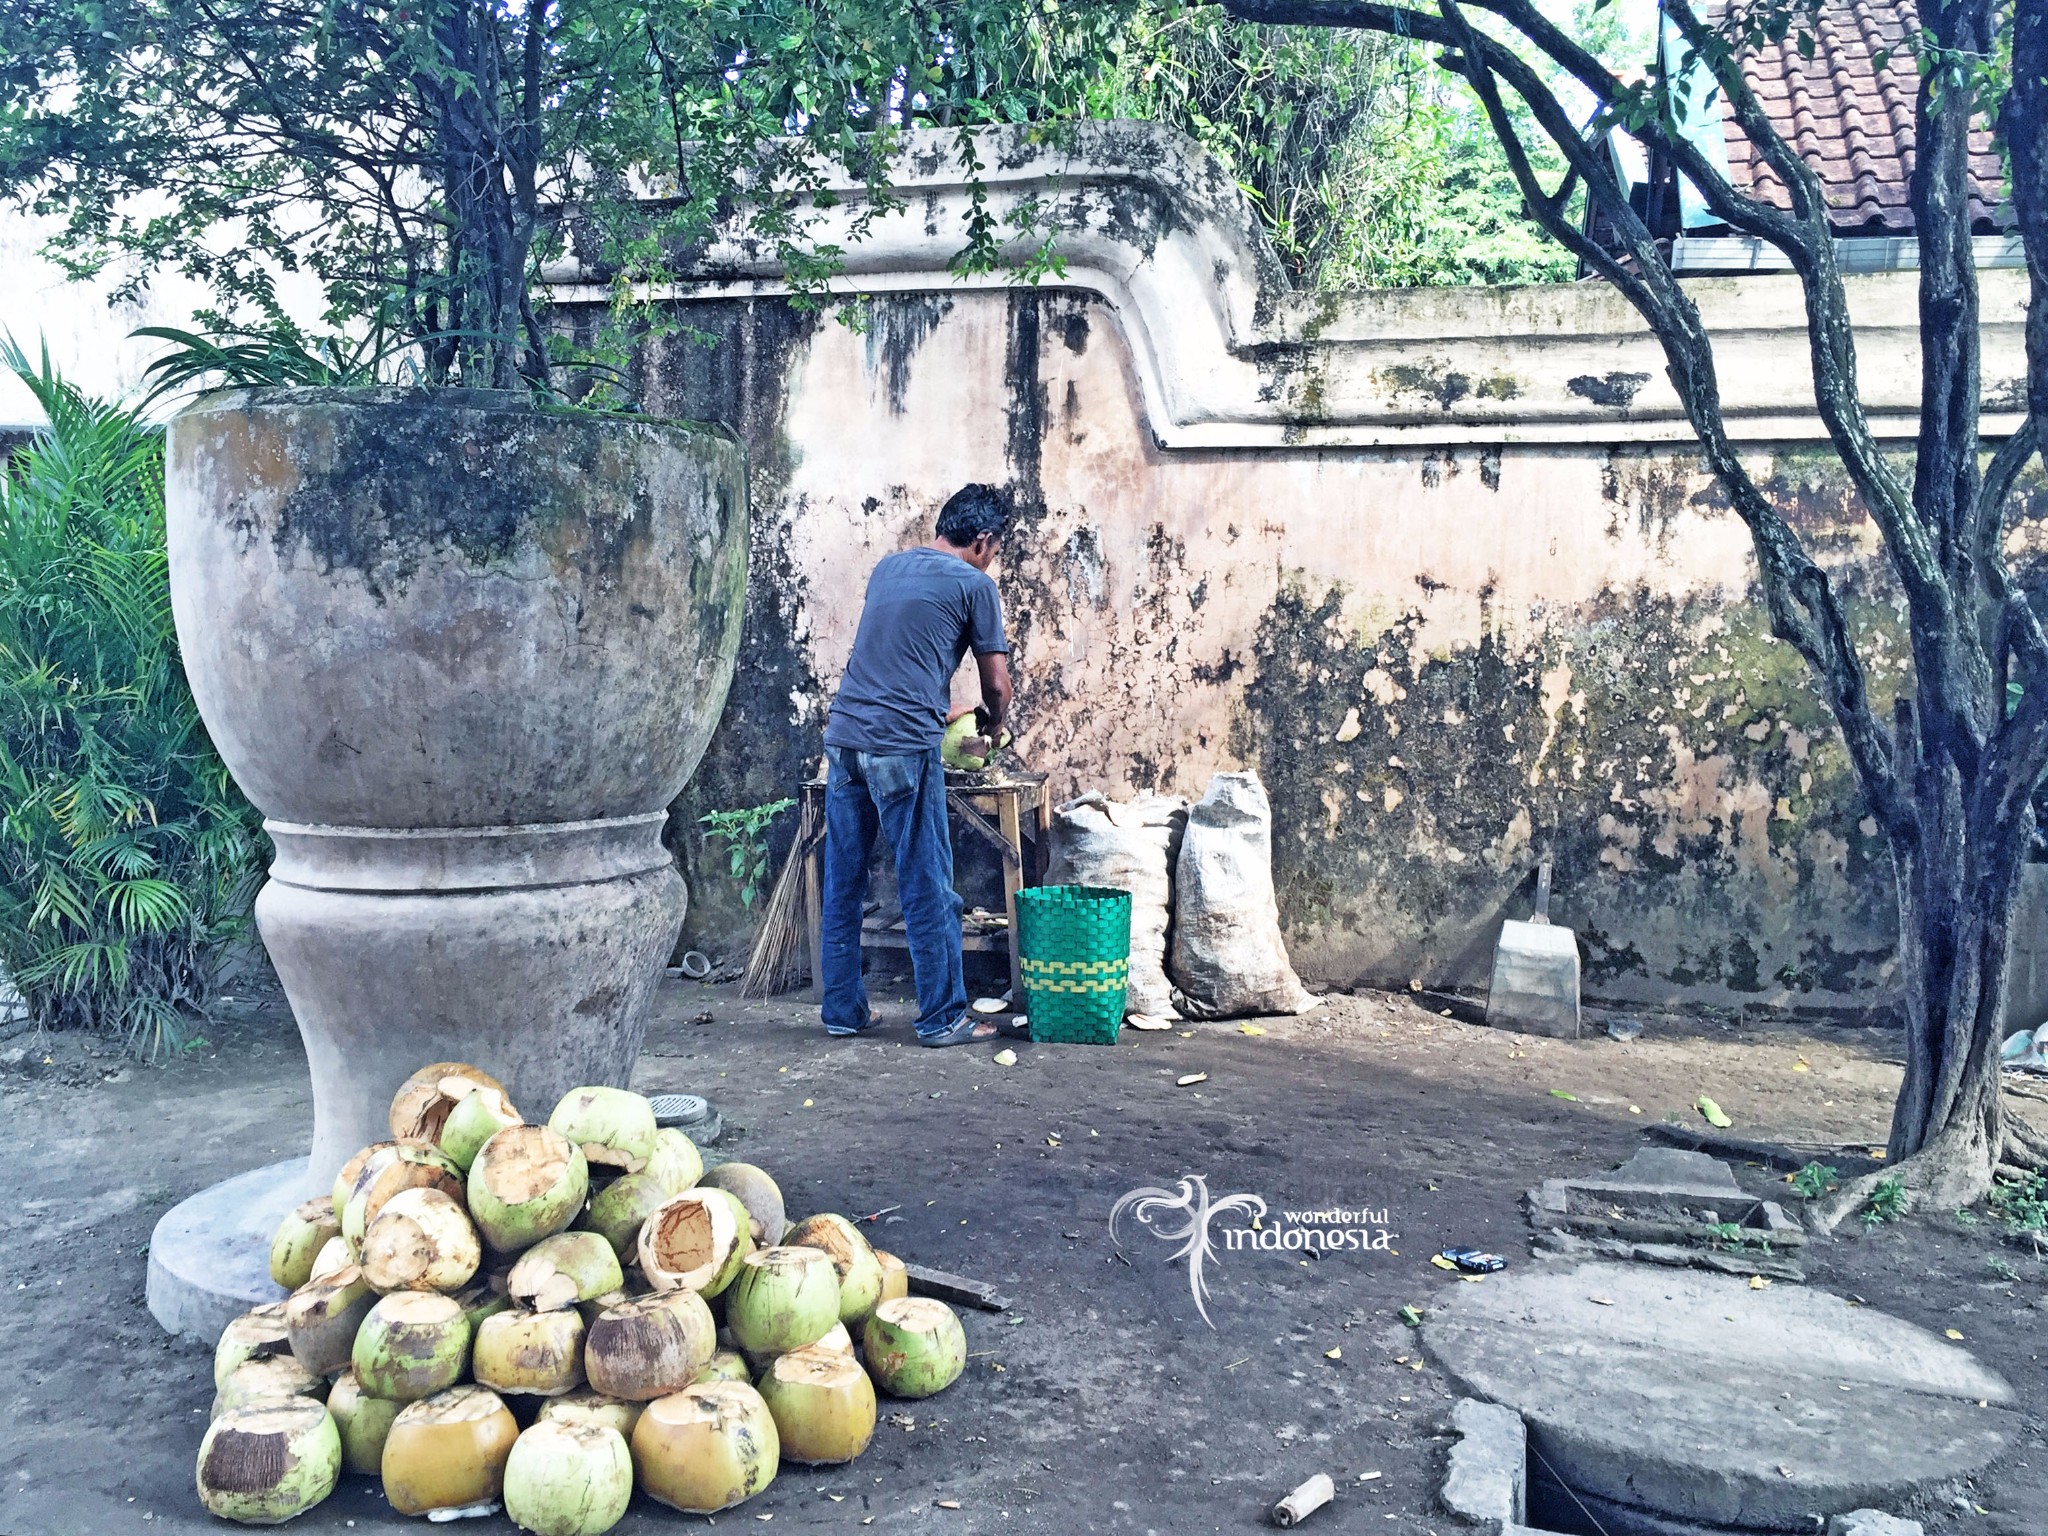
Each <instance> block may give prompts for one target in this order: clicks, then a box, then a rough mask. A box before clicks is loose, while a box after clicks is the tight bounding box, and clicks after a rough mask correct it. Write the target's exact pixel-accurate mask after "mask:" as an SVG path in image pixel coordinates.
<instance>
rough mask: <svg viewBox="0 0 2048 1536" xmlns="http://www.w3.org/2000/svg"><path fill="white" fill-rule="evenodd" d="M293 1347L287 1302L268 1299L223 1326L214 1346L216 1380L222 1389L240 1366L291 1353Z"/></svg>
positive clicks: (214, 1381)
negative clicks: (287, 1317) (286, 1323)
mask: <svg viewBox="0 0 2048 1536" xmlns="http://www.w3.org/2000/svg"><path fill="white" fill-rule="evenodd" d="M291 1348H292V1345H291V1334H290V1332H289V1330H287V1329H286V1327H285V1321H284V1303H283V1302H281V1301H273V1302H268V1303H266V1304H265V1305H263V1306H260V1307H257V1308H256V1309H255V1310H254V1311H251V1312H244V1313H243V1314H242V1315H241V1316H240V1317H238V1318H236V1319H235V1320H234V1321H233V1322H231V1323H229V1324H228V1325H227V1327H225V1328H223V1329H222V1330H221V1334H220V1338H219V1340H218V1341H217V1342H216V1343H215V1344H214V1346H213V1384H214V1386H215V1388H216V1389H218V1388H219V1387H222V1386H224V1385H226V1383H227V1379H228V1377H229V1376H231V1375H232V1374H234V1371H235V1368H236V1367H237V1366H240V1365H245V1364H247V1363H248V1362H249V1361H251V1360H268V1359H270V1358H271V1357H272V1356H273V1355H287V1354H290V1353H291Z"/></svg>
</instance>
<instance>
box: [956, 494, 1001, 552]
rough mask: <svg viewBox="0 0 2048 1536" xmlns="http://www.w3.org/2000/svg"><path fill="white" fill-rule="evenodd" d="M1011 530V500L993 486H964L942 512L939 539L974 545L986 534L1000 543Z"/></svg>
mask: <svg viewBox="0 0 2048 1536" xmlns="http://www.w3.org/2000/svg"><path fill="white" fill-rule="evenodd" d="M1009 526H1010V498H1009V497H1008V496H1006V495H1004V494H1003V493H1002V492H1001V491H999V490H997V489H996V488H995V487H994V486H992V485H963V486H961V487H960V489H959V490H957V491H955V492H954V493H953V494H952V495H951V496H950V497H948V498H947V500H946V505H945V506H944V508H942V509H941V510H940V512H939V537H940V538H942V539H944V540H945V541H946V542H947V543H948V544H961V545H966V544H972V543H973V542H974V541H975V540H976V539H978V538H980V537H981V536H982V535H983V534H988V535H990V536H991V537H993V538H998V539H1000V538H1001V537H1002V536H1003V532H1004V530H1005V529H1007V528H1008V527H1009Z"/></svg>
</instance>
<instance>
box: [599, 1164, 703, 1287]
mask: <svg viewBox="0 0 2048 1536" xmlns="http://www.w3.org/2000/svg"><path fill="white" fill-rule="evenodd" d="M678 1193H680V1191H678V1190H673V1189H670V1188H669V1187H668V1186H667V1184H666V1183H665V1182H664V1181H663V1179H662V1177H661V1175H660V1173H658V1172H657V1171H656V1169H655V1168H654V1166H653V1164H651V1163H650V1164H649V1165H648V1166H647V1167H645V1168H643V1169H641V1170H640V1171H639V1172H638V1173H629V1174H625V1175H623V1176H622V1177H620V1178H616V1179H613V1180H612V1181H611V1183H609V1184H607V1185H605V1187H604V1188H603V1189H600V1190H599V1191H598V1192H597V1193H596V1194H594V1195H592V1196H591V1197H590V1209H589V1210H587V1211H585V1212H584V1213H583V1215H582V1217H581V1219H580V1220H578V1222H577V1223H576V1225H577V1226H578V1227H580V1228H582V1229H584V1230H586V1231H590V1232H596V1233H598V1234H599V1235H601V1236H602V1237H603V1238H604V1240H605V1241H606V1242H608V1243H610V1244H611V1245H612V1252H613V1253H615V1254H616V1255H618V1258H619V1262H620V1263H622V1264H623V1263H625V1262H626V1261H627V1260H629V1259H631V1258H632V1257H633V1256H634V1255H635V1253H637V1252H638V1250H639V1246H640V1224H641V1223H642V1222H644V1221H645V1220H646V1219H647V1218H648V1217H649V1216H650V1215H652V1214H653V1212H654V1209H655V1207H657V1206H659V1205H661V1204H662V1203H663V1202H665V1201H667V1200H668V1199H669V1198H670V1197H671V1196H672V1195H675V1194H678Z"/></svg>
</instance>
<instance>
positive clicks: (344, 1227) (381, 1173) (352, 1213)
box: [341, 1141, 463, 1255]
mask: <svg viewBox="0 0 2048 1536" xmlns="http://www.w3.org/2000/svg"><path fill="white" fill-rule="evenodd" d="M408 1189H438V1190H440V1191H441V1192H442V1193H443V1194H445V1195H447V1196H449V1197H450V1198H451V1199H454V1200H460V1199H461V1198H462V1197H463V1180H462V1170H461V1169H460V1168H458V1167H456V1166H455V1164H453V1163H452V1162H450V1161H449V1160H448V1158H447V1156H446V1155H445V1154H444V1153H443V1152H442V1151H441V1149H440V1148H439V1147H435V1146H431V1145H429V1144H428V1143H426V1142H424V1141H401V1142H395V1143H393V1144H392V1145H391V1146H388V1147H386V1148H384V1149H383V1150H382V1151H380V1152H378V1153H377V1154H376V1155H375V1156H374V1157H372V1158H371V1159H370V1160H369V1161H368V1162H367V1163H365V1164H363V1171H362V1172H361V1173H359V1174H357V1175H356V1182H355V1186H354V1187H353V1188H352V1189H350V1190H349V1192H348V1199H347V1200H346V1201H344V1202H343V1203H342V1207H341V1235H342V1236H343V1237H345V1238H347V1239H348V1244H349V1247H350V1248H352V1249H353V1250H354V1251H355V1252H356V1253H357V1254H358V1255H360V1254H361V1253H362V1251H363V1234H364V1233H365V1232H366V1231H368V1230H369V1226H370V1223H371V1222H373V1221H375V1220H376V1219H377V1215H378V1213H379V1212H380V1211H382V1210H383V1209H384V1206H385V1204H386V1203H387V1202H388V1201H390V1200H391V1198H392V1197H393V1196H395V1195H397V1194H399V1193H401V1192H403V1191H405V1190H408Z"/></svg>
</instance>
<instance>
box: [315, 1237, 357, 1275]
mask: <svg viewBox="0 0 2048 1536" xmlns="http://www.w3.org/2000/svg"><path fill="white" fill-rule="evenodd" d="M355 1261H356V1256H355V1250H354V1249H352V1248H350V1247H349V1245H348V1239H347V1238H345V1237H342V1236H340V1235H339V1234H337V1235H336V1236H334V1237H330V1238H329V1239H327V1242H326V1245H325V1246H324V1247H322V1248H321V1250H320V1253H319V1255H318V1256H317V1257H316V1258H315V1259H314V1260H313V1268H312V1270H311V1272H309V1273H308V1274H307V1276H306V1278H307V1279H308V1280H309V1281H311V1280H325V1279H326V1278H327V1277H328V1276H329V1275H333V1274H339V1273H340V1272H341V1271H342V1270H344V1269H347V1268H348V1267H349V1266H350V1265H351V1264H353V1263H355Z"/></svg>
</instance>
